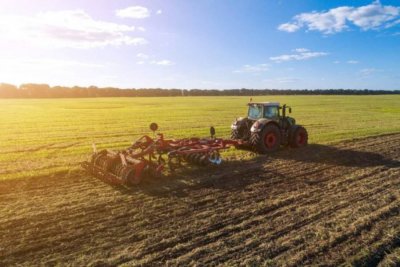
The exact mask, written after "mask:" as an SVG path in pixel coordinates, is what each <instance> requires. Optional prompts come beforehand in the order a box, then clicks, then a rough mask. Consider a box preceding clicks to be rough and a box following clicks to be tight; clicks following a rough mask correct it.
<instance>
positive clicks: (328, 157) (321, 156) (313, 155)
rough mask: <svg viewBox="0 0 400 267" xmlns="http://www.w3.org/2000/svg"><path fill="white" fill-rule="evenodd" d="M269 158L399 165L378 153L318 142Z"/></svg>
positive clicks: (363, 164) (354, 164) (349, 163)
mask: <svg viewBox="0 0 400 267" xmlns="http://www.w3.org/2000/svg"><path fill="white" fill-rule="evenodd" d="M271 158H275V159H286V160H294V161H301V162H306V163H319V164H329V165H336V166H348V167H373V166H386V167H388V168H394V167H399V166H400V161H397V160H393V159H390V158H386V157H385V156H383V155H382V154H379V153H375V152H367V151H358V150H352V149H345V148H338V147H334V146H327V145H319V144H310V145H308V146H306V147H304V148H300V149H282V150H281V151H279V152H277V153H274V154H272V155H271Z"/></svg>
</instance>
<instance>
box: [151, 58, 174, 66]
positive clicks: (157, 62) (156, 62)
mask: <svg viewBox="0 0 400 267" xmlns="http://www.w3.org/2000/svg"><path fill="white" fill-rule="evenodd" d="M150 63H151V64H153V65H160V66H172V65H175V63H174V62H172V61H170V60H167V59H163V60H153V61H151V62H150Z"/></svg>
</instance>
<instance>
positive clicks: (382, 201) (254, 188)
mask: <svg viewBox="0 0 400 267" xmlns="http://www.w3.org/2000/svg"><path fill="white" fill-rule="evenodd" d="M399 247H400V133H398V134H391V135H383V136H376V137H370V138H365V139H359V140H354V141H345V142H341V143H339V144H337V145H335V146H327V145H316V144H313V145H309V146H308V147H307V148H304V149H299V150H289V149H283V150H282V151H280V152H278V153H276V154H274V155H272V156H260V157H257V158H256V159H254V160H249V161H244V162H240V161H237V162H228V163H226V164H225V165H223V166H222V167H221V168H211V169H209V170H201V171H196V170H189V171H187V172H185V173H180V174H179V175H177V177H167V178H164V179H160V180H153V181H149V182H147V183H144V184H143V185H140V186H139V187H137V188H129V189H128V188H114V187H111V186H109V185H107V184H105V183H103V182H101V181H99V180H97V179H95V178H92V177H88V176H87V175H86V174H85V173H84V172H81V171H78V172H70V173H64V174H58V175H56V176H47V177H36V178H29V179H16V180H5V181H1V182H0V265H1V266H7V265H18V264H22V265H27V266H37V265H44V264H46V265H56V264H61V265H66V264H68V265H74V266H82V265H93V266H103V265H117V264H127V265H148V266H160V265H161V264H166V263H168V264H170V265H176V264H180V265H182V266H187V265H190V264H194V263H197V264H199V265H201V266H202V265H215V264H218V263H220V264H224V265H237V264H239V263H241V264H248V265H256V266H257V265H271V266H276V265H278V266H281V265H287V266H298V265H301V264H303V265H315V264H324V265H331V266H336V265H339V264H346V263H347V264H353V265H359V266H366V265H368V266H376V265H384V266H387V265H389V266H390V265H391V264H393V266H395V265H396V262H397V264H400V262H399V261H400V250H399Z"/></svg>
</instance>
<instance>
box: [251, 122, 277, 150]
mask: <svg viewBox="0 0 400 267" xmlns="http://www.w3.org/2000/svg"><path fill="white" fill-rule="evenodd" d="M250 143H251V145H252V146H253V149H254V150H255V151H256V152H258V153H260V154H265V153H268V152H273V151H276V150H278V149H279V147H280V145H281V133H280V131H279V128H278V126H276V125H274V124H269V125H267V126H265V127H264V129H263V130H262V131H261V132H258V133H252V134H251V138H250Z"/></svg>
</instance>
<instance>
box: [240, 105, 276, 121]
mask: <svg viewBox="0 0 400 267" xmlns="http://www.w3.org/2000/svg"><path fill="white" fill-rule="evenodd" d="M247 105H248V106H249V110H248V114H247V116H248V118H249V119H251V120H258V119H262V118H265V119H271V120H278V118H279V109H280V107H279V103H278V102H262V103H248V104H247Z"/></svg>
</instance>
